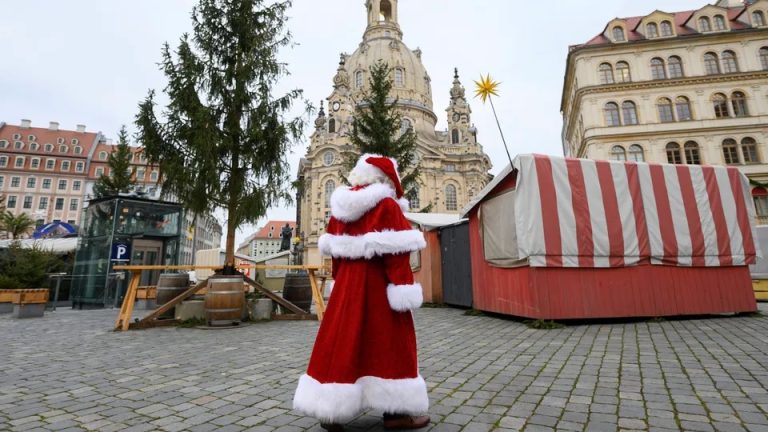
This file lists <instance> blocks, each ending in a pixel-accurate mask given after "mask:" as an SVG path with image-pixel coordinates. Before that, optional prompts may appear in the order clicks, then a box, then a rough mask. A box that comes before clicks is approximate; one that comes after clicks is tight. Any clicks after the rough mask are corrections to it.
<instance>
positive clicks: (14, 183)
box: [11, 177, 21, 188]
mask: <svg viewBox="0 0 768 432" xmlns="http://www.w3.org/2000/svg"><path fill="white" fill-rule="evenodd" d="M19 186H21V177H11V187H12V188H17V187H19Z"/></svg>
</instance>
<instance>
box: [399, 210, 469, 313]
mask: <svg viewBox="0 0 768 432" xmlns="http://www.w3.org/2000/svg"><path fill="white" fill-rule="evenodd" d="M405 217H406V218H407V219H408V221H410V222H411V224H412V225H413V226H414V228H415V229H418V230H419V231H421V232H422V233H423V234H424V240H426V242H427V247H426V248H424V249H422V250H420V251H416V252H412V253H411V270H413V279H414V282H417V283H420V284H421V289H422V291H423V294H424V302H425V303H435V304H440V303H443V301H444V299H443V271H442V254H441V250H440V249H441V246H440V231H439V229H440V228H441V227H444V226H447V225H451V224H454V223H456V222H458V221H459V220H460V218H459V215H456V214H443V213H406V214H405Z"/></svg>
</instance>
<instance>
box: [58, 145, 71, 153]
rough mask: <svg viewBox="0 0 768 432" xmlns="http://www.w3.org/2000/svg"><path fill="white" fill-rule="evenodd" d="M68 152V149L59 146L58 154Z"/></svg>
mask: <svg viewBox="0 0 768 432" xmlns="http://www.w3.org/2000/svg"><path fill="white" fill-rule="evenodd" d="M68 150H69V147H67V146H65V145H61V146H59V153H66V152H67V151H68Z"/></svg>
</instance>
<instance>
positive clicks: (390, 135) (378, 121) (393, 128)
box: [347, 61, 419, 198]
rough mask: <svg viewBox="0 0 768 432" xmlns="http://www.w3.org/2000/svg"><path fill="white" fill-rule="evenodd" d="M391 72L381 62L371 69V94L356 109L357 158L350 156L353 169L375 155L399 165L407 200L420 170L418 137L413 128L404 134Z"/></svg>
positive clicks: (367, 94) (354, 155) (414, 188)
mask: <svg viewBox="0 0 768 432" xmlns="http://www.w3.org/2000/svg"><path fill="white" fill-rule="evenodd" d="M391 73H392V69H391V68H390V67H389V65H388V64H387V63H384V62H382V61H379V62H378V63H376V64H375V65H373V66H371V78H370V79H369V84H370V91H368V92H366V94H365V96H364V97H363V100H362V103H361V104H358V105H357V108H356V109H355V115H354V124H353V128H352V134H351V135H350V140H351V142H352V145H353V146H354V147H355V148H356V150H357V152H359V153H356V154H349V155H348V158H347V161H348V164H349V165H350V168H351V167H352V166H354V164H355V161H356V160H357V158H358V157H359V155H360V154H366V153H375V154H379V155H382V156H387V157H391V158H393V159H395V160H396V161H397V165H398V169H399V170H400V177H401V183H402V185H403V190H404V191H405V195H406V197H407V198H410V197H411V196H412V194H414V193H415V192H416V188H417V186H418V178H419V167H418V165H417V164H416V163H415V162H416V133H415V132H414V131H413V127H411V128H408V129H407V130H405V131H403V130H402V120H403V119H402V116H401V115H400V114H398V112H397V99H395V100H392V99H391V97H390V91H391V90H392V79H391Z"/></svg>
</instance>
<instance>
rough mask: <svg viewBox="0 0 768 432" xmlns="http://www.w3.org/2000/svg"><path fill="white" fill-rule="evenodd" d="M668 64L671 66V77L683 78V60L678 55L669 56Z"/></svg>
mask: <svg viewBox="0 0 768 432" xmlns="http://www.w3.org/2000/svg"><path fill="white" fill-rule="evenodd" d="M667 65H668V66H669V77H670V78H682V77H683V61H682V60H680V57H678V56H672V57H670V58H669V60H668V62H667Z"/></svg>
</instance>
